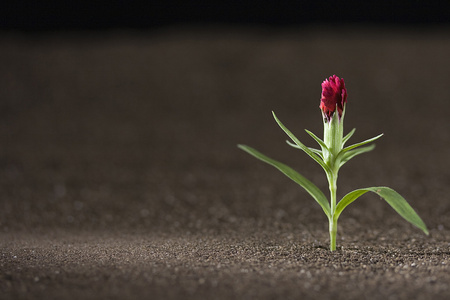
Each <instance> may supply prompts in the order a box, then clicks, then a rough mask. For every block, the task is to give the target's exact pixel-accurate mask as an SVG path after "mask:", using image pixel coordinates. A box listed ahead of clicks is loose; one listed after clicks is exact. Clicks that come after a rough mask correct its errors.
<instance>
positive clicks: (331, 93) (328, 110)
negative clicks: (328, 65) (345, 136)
mask: <svg viewBox="0 0 450 300" xmlns="http://www.w3.org/2000/svg"><path fill="white" fill-rule="evenodd" d="M345 103H347V89H346V88H345V83H344V79H343V78H342V79H340V78H339V77H337V76H336V75H333V76H331V77H330V78H329V79H325V81H324V82H322V97H321V98H320V106H319V107H320V109H321V110H322V113H323V116H324V118H326V120H327V121H330V120H331V118H332V117H333V114H334V112H335V111H336V108H337V111H338V113H339V118H340V117H342V112H343V110H344V105H345Z"/></svg>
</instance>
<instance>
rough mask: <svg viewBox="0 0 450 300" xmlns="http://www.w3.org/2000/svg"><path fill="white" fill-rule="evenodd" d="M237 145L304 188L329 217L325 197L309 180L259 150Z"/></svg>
mask: <svg viewBox="0 0 450 300" xmlns="http://www.w3.org/2000/svg"><path fill="white" fill-rule="evenodd" d="M238 147H239V148H240V149H242V150H244V151H246V152H247V153H249V154H251V155H253V156H254V157H256V158H257V159H260V160H262V161H263V162H265V163H267V164H269V165H271V166H273V167H275V168H277V169H278V170H280V171H281V172H282V173H283V174H284V175H286V176H287V177H289V178H290V179H292V180H293V181H294V182H296V183H297V184H298V185H300V186H301V187H302V188H304V189H305V190H306V191H307V192H308V193H309V194H310V195H311V196H312V197H313V198H314V200H316V201H317V203H319V205H320V206H321V207H322V209H323V211H324V212H325V214H326V215H327V217H328V218H329V217H330V204H329V203H328V200H327V198H326V197H325V195H324V194H323V193H322V191H321V190H320V189H319V188H318V187H317V186H316V185H315V184H314V183H312V182H311V181H309V180H308V179H306V178H305V177H303V176H302V175H300V174H299V173H298V172H297V171H295V170H294V169H292V168H291V167H288V166H286V165H285V164H283V163H280V162H278V161H276V160H274V159H271V158H269V157H267V156H265V155H264V154H262V153H261V152H259V151H257V150H255V149H253V148H251V147H249V146H246V145H238Z"/></svg>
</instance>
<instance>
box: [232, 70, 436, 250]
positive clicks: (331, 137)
mask: <svg viewBox="0 0 450 300" xmlns="http://www.w3.org/2000/svg"><path fill="white" fill-rule="evenodd" d="M346 104H347V89H346V88H345V83H344V79H340V78H339V77H337V76H336V75H333V76H331V77H330V78H329V79H326V80H325V81H324V82H323V83H322V97H321V99H320V106H319V107H320V109H321V111H322V116H323V126H324V134H323V135H324V137H323V140H322V139H320V138H318V137H317V136H316V135H315V134H314V133H312V132H311V131H309V130H306V132H307V133H308V134H309V135H310V136H311V137H312V138H313V139H314V140H315V141H316V142H317V143H318V144H319V146H320V148H319V149H316V148H310V147H306V146H305V145H304V144H302V143H301V142H300V141H299V139H297V138H296V137H295V136H294V134H293V133H292V132H291V131H289V129H287V128H286V126H284V125H283V123H281V121H280V120H279V119H278V118H277V116H276V115H275V113H273V112H272V114H273V117H274V118H275V121H276V122H277V123H278V125H279V126H280V127H281V129H283V131H284V132H285V133H286V134H287V135H288V136H289V138H290V139H291V141H289V140H288V141H286V142H287V143H288V145H289V146H292V147H294V148H297V149H300V150H302V151H304V152H305V153H306V154H308V155H309V156H310V157H311V158H312V159H314V161H316V162H317V163H318V164H319V165H320V166H321V167H322V169H323V170H324V171H325V174H326V176H327V180H328V184H329V189H330V201H328V199H327V197H326V196H325V195H324V193H323V192H322V191H321V190H320V189H319V188H318V187H317V186H316V185H315V184H313V183H312V182H311V181H309V180H308V179H306V178H305V177H303V176H302V175H300V174H299V173H298V172H297V171H295V170H293V169H292V168H290V167H288V166H287V165H285V164H283V163H280V162H278V161H276V160H273V159H271V158H269V157H267V156H265V155H264V154H262V153H260V152H259V151H257V150H255V149H253V148H251V147H249V146H246V145H238V147H239V148H240V149H242V150H244V151H246V152H247V153H249V154H251V155H253V156H254V157H256V158H257V159H260V160H262V161H263V162H265V163H268V164H269V165H272V166H274V167H275V168H277V169H278V170H280V171H281V172H282V173H284V174H285V175H286V176H287V177H289V178H290V179H292V180H293V181H295V182H296V183H297V184H299V185H300V186H301V187H302V188H304V189H305V190H306V191H307V192H308V193H309V194H310V195H311V196H312V197H313V198H314V200H316V201H317V203H319V205H320V206H321V207H322V209H323V211H324V212H325V214H326V215H327V218H328V222H329V230H330V250H331V251H334V250H336V233H337V221H338V218H339V216H340V215H341V213H342V211H343V210H344V209H345V208H346V207H347V206H348V205H349V204H350V203H352V202H353V201H355V200H356V199H357V198H359V197H360V196H362V195H364V194H365V193H367V192H373V193H375V194H377V195H379V196H380V197H381V198H382V199H384V200H385V201H386V202H387V203H388V204H389V205H390V206H391V207H392V208H393V209H394V210H395V211H396V212H397V213H398V214H399V215H400V216H402V217H403V218H404V219H405V220H406V221H408V222H410V223H411V224H413V225H414V226H416V227H418V228H419V229H421V230H422V231H423V232H424V233H425V234H427V235H428V229H427V227H426V225H425V223H424V222H423V221H422V219H421V218H420V217H419V216H418V215H417V213H416V212H415V211H414V209H413V208H412V207H411V206H410V205H409V204H408V202H406V200H405V199H404V198H403V197H402V196H401V195H400V194H398V193H397V192H396V191H394V190H393V189H391V188H388V187H384V186H378V187H368V188H362V189H357V190H354V191H352V192H350V193H348V194H347V195H345V196H344V197H343V198H342V199H341V200H340V201H339V202H337V201H336V190H337V179H338V173H339V169H340V168H341V167H342V166H343V165H344V164H345V163H346V162H348V161H349V160H350V159H352V158H354V157H355V156H357V155H359V154H362V153H365V152H369V151H371V150H373V149H374V148H375V145H374V144H370V143H371V142H373V141H375V140H377V139H379V138H380V137H381V136H382V135H383V134H380V135H378V136H376V137H373V138H371V139H368V140H365V141H363V142H360V143H356V144H353V145H351V146H347V147H345V144H346V143H347V141H348V140H349V139H350V138H351V137H352V135H353V134H354V133H355V129H353V130H352V131H350V132H349V133H348V134H347V135H345V136H344V135H343V133H344V116H345V108H346ZM368 144H370V145H368ZM363 146H364V147H363Z"/></svg>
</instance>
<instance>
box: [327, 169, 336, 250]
mask: <svg viewBox="0 0 450 300" xmlns="http://www.w3.org/2000/svg"><path fill="white" fill-rule="evenodd" d="M336 182H337V174H332V175H331V176H330V178H329V184H330V200H331V217H330V219H329V224H330V250H331V251H334V250H336V234H337V219H336V218H335V216H334V212H335V210H336V190H337V185H336Z"/></svg>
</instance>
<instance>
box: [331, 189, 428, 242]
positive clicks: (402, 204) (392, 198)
mask: <svg viewBox="0 0 450 300" xmlns="http://www.w3.org/2000/svg"><path fill="white" fill-rule="evenodd" d="M367 192H373V193H375V194H377V195H379V196H380V197H381V198H383V199H384V200H385V201H386V202H387V203H388V204H389V205H390V206H391V207H392V208H393V209H394V210H395V211H396V212H397V213H398V214H399V215H400V216H402V217H403V218H404V219H405V220H406V221H408V222H410V223H411V224H413V225H414V226H416V227H417V228H419V229H422V230H423V232H425V234H427V235H428V229H427V226H426V225H425V223H424V222H423V221H422V219H421V218H420V217H419V215H418V214H417V213H416V212H415V211H414V209H413V208H412V207H411V206H410V205H409V204H408V202H406V200H405V198H403V197H402V196H401V195H400V194H399V193H397V192H396V191H394V190H393V189H391V188H388V187H383V186H379V187H369V188H363V189H358V190H355V191H353V192H350V193H348V194H347V195H345V196H344V197H343V198H342V200H341V201H339V203H338V204H337V206H336V210H335V212H334V217H335V218H336V219H337V218H339V215H340V214H341V213H342V211H343V210H344V208H346V207H347V206H348V205H349V204H350V203H352V202H353V201H355V200H356V199H358V198H359V197H360V196H362V195H364V194H365V193H367Z"/></svg>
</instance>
